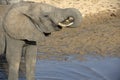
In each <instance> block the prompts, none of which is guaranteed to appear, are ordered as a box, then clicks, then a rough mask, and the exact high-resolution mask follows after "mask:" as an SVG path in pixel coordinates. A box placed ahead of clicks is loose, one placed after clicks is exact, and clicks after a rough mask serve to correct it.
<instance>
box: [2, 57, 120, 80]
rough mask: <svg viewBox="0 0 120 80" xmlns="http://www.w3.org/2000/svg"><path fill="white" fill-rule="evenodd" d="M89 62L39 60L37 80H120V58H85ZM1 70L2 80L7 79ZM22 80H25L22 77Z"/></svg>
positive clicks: (71, 59)
mask: <svg viewBox="0 0 120 80" xmlns="http://www.w3.org/2000/svg"><path fill="white" fill-rule="evenodd" d="M85 57H86V58H87V60H83V61H80V60H75V59H73V57H71V56H70V57H69V58H70V59H69V60H68V61H57V60H38V61H37V63H36V74H35V76H36V79H37V80H120V58H117V57H104V58H103V57H100V56H96V57H95V56H85ZM5 74H6V73H5V72H4V69H3V68H0V80H5V79H6V75H5ZM20 80H25V78H24V77H21V78H20Z"/></svg>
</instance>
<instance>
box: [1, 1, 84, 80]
mask: <svg viewBox="0 0 120 80" xmlns="http://www.w3.org/2000/svg"><path fill="white" fill-rule="evenodd" d="M0 14H1V16H0V18H1V19H0V20H1V21H0V54H2V53H4V52H6V53H4V54H6V58H7V62H8V64H9V74H8V80H18V70H19V65H20V60H21V56H22V54H24V55H25V56H24V57H25V63H26V79H27V80H35V76H34V73H35V63H36V53H37V42H38V41H41V42H42V41H43V40H44V38H45V37H47V36H49V35H50V34H51V32H54V31H59V30H61V29H62V28H63V27H78V26H79V25H80V23H81V18H82V17H81V16H82V15H81V13H80V12H79V11H78V10H76V9H74V8H66V9H60V8H56V7H53V6H51V5H48V4H44V3H32V2H21V3H18V4H13V5H8V6H0ZM3 16H4V17H3ZM23 50H24V51H23Z"/></svg>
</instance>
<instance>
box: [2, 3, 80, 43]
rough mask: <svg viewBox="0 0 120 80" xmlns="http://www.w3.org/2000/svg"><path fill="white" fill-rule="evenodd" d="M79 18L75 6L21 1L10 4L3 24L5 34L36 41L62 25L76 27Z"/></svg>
mask: <svg viewBox="0 0 120 80" xmlns="http://www.w3.org/2000/svg"><path fill="white" fill-rule="evenodd" d="M81 19H82V15H81V13H80V12H79V11H78V10H77V9H75V8H66V9H61V8H57V7H54V6H51V5H48V4H44V3H31V2H22V3H19V4H13V5H12V6H11V8H10V9H9V11H8V12H7V14H6V16H5V18H4V22H3V25H4V29H5V31H6V32H7V34H8V35H9V36H11V37H13V38H15V39H20V40H24V39H26V40H30V41H37V40H39V39H41V38H43V37H44V36H46V35H48V34H51V32H53V31H59V30H61V29H62V27H78V26H79V25H80V23H81Z"/></svg>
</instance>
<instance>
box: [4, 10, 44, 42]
mask: <svg viewBox="0 0 120 80" xmlns="http://www.w3.org/2000/svg"><path fill="white" fill-rule="evenodd" d="M3 26H4V29H5V31H6V33H7V34H8V35H9V36H10V37H12V38H14V39H20V40H24V39H26V40H30V41H36V40H37V41H38V40H40V39H44V35H43V32H42V29H41V28H40V29H39V30H38V29H37V28H36V27H35V26H37V25H36V24H34V22H32V20H31V19H30V18H28V17H27V16H25V15H24V14H22V13H20V12H19V11H17V10H16V9H12V10H10V11H9V12H8V14H7V15H6V17H5V18H4V23H3Z"/></svg>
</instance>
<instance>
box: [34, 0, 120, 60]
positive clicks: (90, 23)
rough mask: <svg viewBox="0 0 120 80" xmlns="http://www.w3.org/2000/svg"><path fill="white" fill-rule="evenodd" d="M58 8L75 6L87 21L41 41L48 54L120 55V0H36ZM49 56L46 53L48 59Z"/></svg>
mask: <svg viewBox="0 0 120 80" xmlns="http://www.w3.org/2000/svg"><path fill="white" fill-rule="evenodd" d="M36 1H37V2H39V1H41V2H44V3H49V4H52V5H54V6H57V7H62V8H65V7H74V8H77V9H79V10H80V11H81V13H82V15H83V21H82V24H81V25H80V27H78V28H72V29H71V28H65V29H63V30H62V31H59V32H55V33H53V34H52V35H51V36H49V37H47V38H46V40H45V41H44V42H42V43H41V42H40V43H39V48H38V51H39V52H41V53H46V56H47V57H48V56H50V55H51V54H52V55H59V56H60V55H69V54H99V55H102V56H105V55H110V56H120V0H49V1H48V0H36ZM46 56H43V57H44V58H45V57H46Z"/></svg>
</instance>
